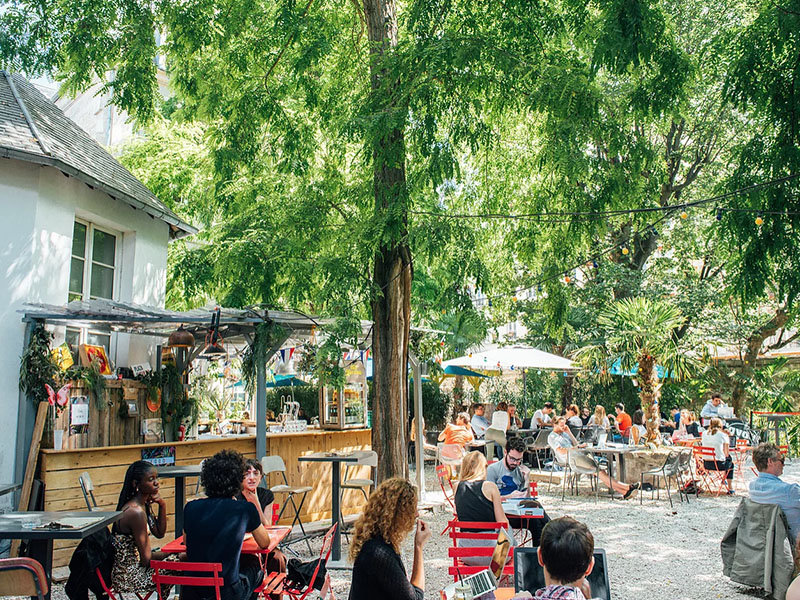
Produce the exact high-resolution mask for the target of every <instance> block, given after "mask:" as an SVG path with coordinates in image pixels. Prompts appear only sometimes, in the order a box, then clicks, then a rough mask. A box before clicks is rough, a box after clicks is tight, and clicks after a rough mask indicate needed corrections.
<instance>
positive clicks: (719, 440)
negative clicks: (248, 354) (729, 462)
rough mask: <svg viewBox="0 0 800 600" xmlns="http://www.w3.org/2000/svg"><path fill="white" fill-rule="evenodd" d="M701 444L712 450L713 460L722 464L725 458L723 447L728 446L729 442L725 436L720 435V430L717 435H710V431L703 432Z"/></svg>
mask: <svg viewBox="0 0 800 600" xmlns="http://www.w3.org/2000/svg"><path fill="white" fill-rule="evenodd" d="M701 443H702V444H703V446H708V447H709V448H714V459H715V460H718V461H720V462H722V461H724V460H725V458H726V457H725V450H724V449H723V445H724V444H730V443H731V440H730V438H729V437H728V436H727V435H725V434H724V433H722V430H720V431H717V433H715V434H713V435H712V434H711V432H710V431H704V432H703V436H702V441H701Z"/></svg>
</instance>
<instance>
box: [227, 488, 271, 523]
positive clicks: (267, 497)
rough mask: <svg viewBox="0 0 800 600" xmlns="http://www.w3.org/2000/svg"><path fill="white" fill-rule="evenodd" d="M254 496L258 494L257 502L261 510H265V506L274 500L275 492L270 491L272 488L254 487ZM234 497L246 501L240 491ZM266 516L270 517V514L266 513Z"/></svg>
mask: <svg viewBox="0 0 800 600" xmlns="http://www.w3.org/2000/svg"><path fill="white" fill-rule="evenodd" d="M256 496H258V503H259V504H260V505H261V510H266V509H267V506H269V505H270V504H272V503H273V502H275V494H273V493H272V490H269V489H266V488H262V487H258V488H256ZM236 499H237V500H239V501H244V502H247V500H245V498H244V495H243V494H242V493H239V495H238V496H236ZM267 518H269V519H271V518H272V515H267Z"/></svg>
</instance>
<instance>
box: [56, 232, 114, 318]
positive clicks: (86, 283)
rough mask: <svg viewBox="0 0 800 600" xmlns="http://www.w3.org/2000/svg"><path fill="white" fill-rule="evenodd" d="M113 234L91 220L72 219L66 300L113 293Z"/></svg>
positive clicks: (101, 296) (86, 298)
mask: <svg viewBox="0 0 800 600" xmlns="http://www.w3.org/2000/svg"><path fill="white" fill-rule="evenodd" d="M116 264H117V236H116V235H114V234H113V233H110V232H108V231H104V230H102V229H100V228H98V227H97V226H95V225H92V224H91V223H84V222H82V221H75V227H74V229H73V231H72V259H71V263H70V270H69V296H68V300H69V301H70V302H72V301H73V300H90V299H94V298H107V299H109V300H110V299H112V298H113V297H114V280H115V276H116Z"/></svg>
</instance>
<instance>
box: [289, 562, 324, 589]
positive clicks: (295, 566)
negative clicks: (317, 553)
mask: <svg viewBox="0 0 800 600" xmlns="http://www.w3.org/2000/svg"><path fill="white" fill-rule="evenodd" d="M317 563H319V571H317V577H316V579H314V589H315V590H321V589H322V585H323V584H324V583H325V575H327V573H328V570H327V569H326V568H325V561H324V560H323V559H321V558H318V559H316V560H309V561H305V562H304V561H302V560H300V559H299V558H290V559H289V561H288V562H287V563H286V581H287V582H288V583H289V585H290V587H292V588H294V589H298V590H304V589H306V588H307V587H308V584H309V583H311V578H312V577H313V576H314V569H316V568H317Z"/></svg>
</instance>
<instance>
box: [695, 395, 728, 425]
mask: <svg viewBox="0 0 800 600" xmlns="http://www.w3.org/2000/svg"><path fill="white" fill-rule="evenodd" d="M723 406H727V405H726V404H725V403H724V402H723V401H722V396H720V395H719V394H714V395H713V396H711V399H710V400H709V401H708V402H706V403H705V405H704V406H703V410H701V411H700V418H701V419H710V418H712V417H718V416H719V409H720V407H723Z"/></svg>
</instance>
